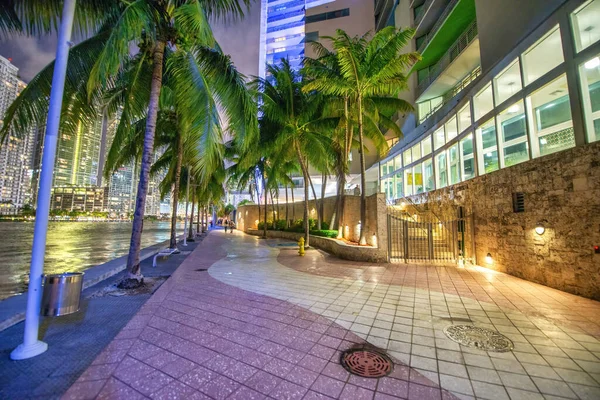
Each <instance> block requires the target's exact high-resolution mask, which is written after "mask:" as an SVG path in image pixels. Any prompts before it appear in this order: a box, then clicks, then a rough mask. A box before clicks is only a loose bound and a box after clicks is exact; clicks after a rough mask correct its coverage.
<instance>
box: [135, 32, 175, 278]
mask: <svg viewBox="0 0 600 400" xmlns="http://www.w3.org/2000/svg"><path fill="white" fill-rule="evenodd" d="M165 45H166V43H165V42H164V41H162V40H159V41H158V42H156V44H155V47H154V54H153V62H154V64H153V71H152V82H151V84H150V101H149V102H148V116H147V118H146V132H145V134H144V148H143V150H142V163H141V168H140V181H139V183H138V190H137V195H136V200H135V212H134V214H133V224H132V229H131V242H130V244H129V255H128V256H127V270H128V271H129V273H128V277H127V278H128V281H129V283H132V282H131V280H136V281H137V282H138V285H139V283H141V282H142V281H143V276H142V273H141V271H140V251H141V245H142V230H143V227H144V212H145V211H146V195H147V194H148V180H149V177H150V166H151V164H152V158H153V157H152V155H153V154H152V153H153V151H154V133H155V131H156V118H157V115H158V99H159V97H160V90H161V87H162V75H163V58H164V53H165Z"/></svg>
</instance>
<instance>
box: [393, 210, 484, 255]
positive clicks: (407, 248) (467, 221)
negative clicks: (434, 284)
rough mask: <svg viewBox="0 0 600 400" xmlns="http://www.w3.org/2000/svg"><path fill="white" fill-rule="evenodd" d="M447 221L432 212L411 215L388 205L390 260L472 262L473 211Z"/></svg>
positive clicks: (461, 212)
mask: <svg viewBox="0 0 600 400" xmlns="http://www.w3.org/2000/svg"><path fill="white" fill-rule="evenodd" d="M457 214H458V215H457V218H456V219H453V220H449V221H443V220H440V219H438V218H437V217H436V216H435V215H432V214H414V215H411V214H410V213H407V212H406V211H404V210H402V209H401V208H399V207H397V206H390V207H388V239H389V240H388V246H389V248H388V252H389V258H390V261H392V262H409V261H435V262H444V263H457V262H459V260H464V261H467V262H472V263H473V264H474V263H475V258H474V257H475V249H474V231H473V226H474V224H473V215H464V212H463V211H462V208H460V209H459V211H458V213H457Z"/></svg>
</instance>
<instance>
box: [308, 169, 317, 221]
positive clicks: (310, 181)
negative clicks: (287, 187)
mask: <svg viewBox="0 0 600 400" xmlns="http://www.w3.org/2000/svg"><path fill="white" fill-rule="evenodd" d="M306 171H308V160H306ZM308 182H309V183H310V188H311V190H312V194H313V199H314V201H315V209H316V210H317V221H319V219H320V218H321V216H320V214H319V200H318V199H317V192H316V191H315V187H314V185H313V182H312V179H311V178H310V175H308Z"/></svg>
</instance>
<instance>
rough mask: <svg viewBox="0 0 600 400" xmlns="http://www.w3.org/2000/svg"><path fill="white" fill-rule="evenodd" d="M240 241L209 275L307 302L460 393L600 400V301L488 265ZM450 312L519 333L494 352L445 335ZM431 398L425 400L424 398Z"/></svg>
mask: <svg viewBox="0 0 600 400" xmlns="http://www.w3.org/2000/svg"><path fill="white" fill-rule="evenodd" d="M277 243H279V242H278V241H275V240H273V241H268V244H269V245H270V246H265V245H264V241H261V240H260V239H256V238H248V237H240V239H238V240H236V241H235V245H234V246H231V247H230V248H231V250H230V253H235V254H237V255H238V257H237V258H236V259H235V262H231V259H227V258H226V259H223V260H221V261H219V262H217V263H215V264H214V265H213V266H212V267H211V268H210V269H209V274H211V275H212V276H213V277H215V278H217V279H219V280H221V281H223V282H226V283H228V284H231V285H235V286H237V287H240V288H243V289H245V290H249V291H253V292H255V293H260V294H264V295H268V296H270V297H274V298H278V299H281V300H284V301H288V302H290V303H293V304H298V305H301V306H303V307H305V308H308V309H309V310H311V311H313V312H315V313H318V314H320V315H321V316H324V317H327V318H328V319H331V320H333V321H335V322H336V323H337V324H338V325H340V326H342V327H345V328H347V329H349V330H350V331H352V332H353V333H355V334H356V335H357V336H359V337H361V338H363V339H366V340H367V341H368V342H369V343H372V344H374V345H377V346H379V347H381V348H383V349H387V350H388V352H389V354H391V355H392V356H393V357H395V358H396V359H397V360H399V361H401V362H403V363H405V364H407V365H409V366H410V367H411V368H413V369H414V370H416V371H418V372H419V373H421V374H422V375H424V376H425V377H427V378H428V379H429V380H430V381H432V382H434V383H436V384H438V383H439V384H440V385H441V386H442V388H444V389H447V390H449V391H451V392H452V393H453V394H455V395H456V396H458V397H460V398H465V399H469V398H474V397H477V398H482V399H508V398H512V399H542V398H546V399H551V398H570V399H576V398H581V399H600V341H599V340H598V338H599V337H600V303H598V302H596V301H593V300H589V299H585V298H582V297H578V296H575V295H572V294H569V293H565V292H561V291H559V290H555V289H552V288H548V287H545V286H542V285H539V284H535V283H531V282H527V281H524V280H522V279H519V278H516V277H513V276H510V275H506V274H503V273H499V272H495V271H492V270H488V269H484V268H465V269H458V268H453V267H439V266H431V265H414V264H409V265H395V264H394V265H373V264H367V265H365V264H364V263H363V264H361V263H358V262H348V261H341V260H338V259H335V258H332V257H330V256H327V255H325V254H323V253H321V252H319V251H316V250H313V251H310V252H308V253H307V256H305V257H298V255H297V254H296V251H294V250H292V249H286V248H285V247H282V246H277V245H276V244H277ZM451 318H457V319H458V320H459V321H461V322H459V323H461V324H463V323H464V322H462V320H464V319H468V320H472V321H473V322H472V323H473V324H474V325H476V326H480V327H484V328H489V329H493V330H496V331H499V332H501V333H502V334H504V335H506V336H507V337H508V338H510V339H511V340H512V341H513V342H514V345H515V348H514V351H513V352H508V353H495V352H485V351H482V350H478V349H475V348H470V347H465V346H461V345H459V344H457V343H455V342H453V341H451V340H450V339H449V338H447V337H446V336H445V334H444V333H443V329H444V328H445V327H447V326H448V325H450V324H452V323H453V322H452V319H451ZM425 398H426V397H425Z"/></svg>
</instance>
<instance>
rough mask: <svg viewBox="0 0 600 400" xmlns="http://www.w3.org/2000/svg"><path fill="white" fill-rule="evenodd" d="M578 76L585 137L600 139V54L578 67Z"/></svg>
mask: <svg viewBox="0 0 600 400" xmlns="http://www.w3.org/2000/svg"><path fill="white" fill-rule="evenodd" d="M599 18H600V16H599ZM579 76H580V77H581V86H582V88H581V92H582V97H583V111H584V115H585V124H586V131H587V139H588V141H589V142H595V141H597V140H600V54H598V55H596V56H595V57H592V58H590V59H589V60H587V61H586V62H585V63H583V64H582V65H581V66H580V67H579Z"/></svg>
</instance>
